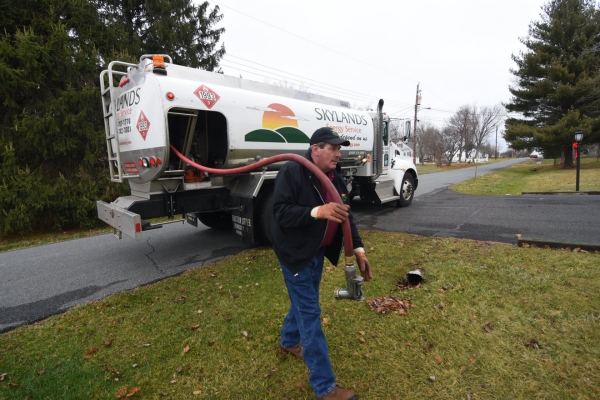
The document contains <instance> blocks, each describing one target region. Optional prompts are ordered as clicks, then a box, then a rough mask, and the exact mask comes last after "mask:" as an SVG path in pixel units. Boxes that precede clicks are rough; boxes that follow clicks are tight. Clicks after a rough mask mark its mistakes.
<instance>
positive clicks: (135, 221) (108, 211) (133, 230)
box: [96, 201, 142, 240]
mask: <svg viewBox="0 0 600 400" xmlns="http://www.w3.org/2000/svg"><path fill="white" fill-rule="evenodd" d="M96 206H97V208H98V218H100V219H101V220H102V221H104V222H106V223H107V224H108V225H110V226H112V227H113V228H114V229H115V235H117V237H119V239H120V238H121V233H124V234H126V235H127V236H129V237H132V238H134V239H136V240H140V239H141V238H142V218H141V217H140V215H139V214H136V213H133V212H131V211H128V210H125V209H123V208H121V207H118V206H115V205H113V204H108V203H105V202H103V201H97V202H96Z"/></svg>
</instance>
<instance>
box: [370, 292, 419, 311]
mask: <svg viewBox="0 0 600 400" xmlns="http://www.w3.org/2000/svg"><path fill="white" fill-rule="evenodd" d="M367 304H368V305H369V307H371V310H373V311H375V312H376V313H385V312H386V311H398V314H400V315H406V314H408V309H409V308H410V307H411V306H410V300H406V299H403V298H401V297H398V296H383V297H377V298H375V299H372V300H367Z"/></svg>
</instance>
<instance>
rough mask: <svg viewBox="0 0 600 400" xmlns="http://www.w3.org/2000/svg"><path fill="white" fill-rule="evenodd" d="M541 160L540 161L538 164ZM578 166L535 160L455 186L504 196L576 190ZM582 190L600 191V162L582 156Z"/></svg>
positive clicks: (460, 188)
mask: <svg viewBox="0 0 600 400" xmlns="http://www.w3.org/2000/svg"><path fill="white" fill-rule="evenodd" d="M538 163H539V164H538ZM575 180H576V169H575V168H567V169H563V167H562V166H560V165H557V166H554V161H553V160H532V161H527V162H524V163H521V164H516V165H513V166H511V167H508V168H504V169H501V170H499V171H495V172H490V173H488V174H486V175H483V176H478V177H477V178H474V179H469V180H467V181H463V182H460V183H458V184H456V185H453V186H451V187H450V188H451V189H452V190H455V191H457V192H460V193H465V194H474V195H489V196H504V195H507V194H511V195H520V194H521V193H522V192H564V191H571V192H574V191H575ZM579 191H580V192H591V191H600V162H598V161H597V158H596V157H593V158H582V159H581V167H580V176H579Z"/></svg>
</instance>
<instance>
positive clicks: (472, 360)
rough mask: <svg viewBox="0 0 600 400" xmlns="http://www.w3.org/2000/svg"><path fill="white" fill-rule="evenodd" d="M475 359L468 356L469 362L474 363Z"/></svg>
mask: <svg viewBox="0 0 600 400" xmlns="http://www.w3.org/2000/svg"><path fill="white" fill-rule="evenodd" d="M476 361H477V360H476V359H474V358H469V362H471V364H475V362H476Z"/></svg>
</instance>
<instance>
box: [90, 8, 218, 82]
mask: <svg viewBox="0 0 600 400" xmlns="http://www.w3.org/2000/svg"><path fill="white" fill-rule="evenodd" d="M95 3H96V4H97V7H98V10H99V13H100V16H101V18H102V19H103V20H104V21H106V24H107V25H108V26H109V28H111V29H110V31H112V32H113V33H117V36H115V37H114V38H112V40H113V41H117V42H119V46H120V48H121V51H125V52H127V53H128V54H134V55H140V54H139V53H140V49H143V50H144V53H146V54H168V55H170V56H171V57H173V62H174V63H175V64H181V65H186V66H188V67H192V68H201V69H204V70H207V71H214V70H215V68H217V67H218V65H219V60H220V59H221V58H222V57H223V55H224V54H225V47H224V46H223V45H221V47H219V48H218V49H217V46H218V44H219V40H220V37H221V35H222V34H223V32H225V29H224V28H215V25H216V24H218V23H219V22H220V21H221V19H222V18H223V15H222V14H219V7H218V6H216V7H215V8H214V9H212V10H209V3H208V2H207V1H205V2H203V3H201V4H200V5H199V6H195V5H194V4H193V3H192V2H191V1H189V0H170V1H166V0H96V1H95Z"/></svg>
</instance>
